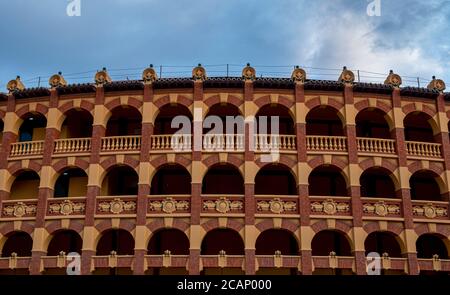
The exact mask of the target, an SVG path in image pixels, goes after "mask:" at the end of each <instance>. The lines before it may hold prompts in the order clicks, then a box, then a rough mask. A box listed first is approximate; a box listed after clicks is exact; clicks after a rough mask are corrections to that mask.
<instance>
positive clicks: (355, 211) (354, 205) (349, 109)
mask: <svg viewBox="0 0 450 295" xmlns="http://www.w3.org/2000/svg"><path fill="white" fill-rule="evenodd" d="M344 103H345V104H344V110H345V119H346V125H345V134H346V136H347V150H348V167H349V173H348V176H349V184H348V194H349V196H350V197H351V210H352V216H353V227H354V228H362V226H363V222H362V202H361V188H360V183H359V177H358V178H357V177H354V176H353V175H354V173H352V171H353V170H356V171H357V170H358V169H359V167H358V166H359V164H358V163H359V160H358V142H357V138H356V122H355V117H356V109H355V106H354V103H355V101H354V97H353V85H352V84H345V86H344ZM355 240H356V237H355ZM353 254H354V257H355V266H356V273H357V274H360V275H361V274H365V273H366V263H365V259H363V257H364V256H365V253H364V252H361V251H354V253H353ZM361 256H363V257H361Z"/></svg>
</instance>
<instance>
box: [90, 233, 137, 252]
mask: <svg viewBox="0 0 450 295" xmlns="http://www.w3.org/2000/svg"><path fill="white" fill-rule="evenodd" d="M112 251H115V252H116V254H117V255H133V254H134V238H133V236H132V235H131V233H130V232H128V231H126V230H124V229H110V230H107V231H105V232H104V233H103V234H102V236H101V238H100V240H99V241H98V244H97V251H96V255H100V256H102V255H110V254H111V252H112Z"/></svg>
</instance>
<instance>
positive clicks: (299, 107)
mask: <svg viewBox="0 0 450 295" xmlns="http://www.w3.org/2000/svg"><path fill="white" fill-rule="evenodd" d="M294 95H295V131H296V137H297V142H296V143H297V160H298V166H297V175H298V203H299V212H300V253H299V254H300V255H301V271H302V274H304V275H311V274H312V257H311V245H305V244H306V240H307V239H306V238H305V237H303V235H307V232H308V231H309V229H310V214H311V204H310V203H311V202H310V200H309V192H308V175H307V174H306V173H305V171H308V169H309V167H308V163H307V161H308V156H307V154H306V153H307V149H306V114H307V108H306V105H305V87H304V83H303V81H296V82H295V88H294ZM303 241H305V242H303Z"/></svg>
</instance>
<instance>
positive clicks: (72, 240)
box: [43, 230, 83, 275]
mask: <svg viewBox="0 0 450 295" xmlns="http://www.w3.org/2000/svg"><path fill="white" fill-rule="evenodd" d="M82 244H83V241H82V239H81V237H80V235H79V234H78V233H77V232H76V231H73V230H61V231H58V232H56V233H55V234H53V237H52V239H51V241H50V243H49V245H48V248H47V256H59V255H60V253H61V252H64V254H66V255H67V254H69V253H78V255H81V248H82ZM43 274H45V275H65V274H67V269H66V268H65V267H51V268H46V269H45V270H44V272H43Z"/></svg>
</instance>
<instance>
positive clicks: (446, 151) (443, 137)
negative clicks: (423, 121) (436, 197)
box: [435, 93, 450, 201]
mask: <svg viewBox="0 0 450 295" xmlns="http://www.w3.org/2000/svg"><path fill="white" fill-rule="evenodd" d="M436 109H437V112H438V116H437V120H438V125H439V127H440V128H439V131H440V132H439V133H438V134H436V136H435V137H436V141H437V142H439V143H441V145H442V146H441V152H442V157H443V158H444V168H445V175H444V178H445V182H446V183H447V188H446V189H447V191H445V192H444V193H443V195H444V197H445V199H446V200H447V201H450V192H449V187H448V185H449V184H450V138H449V131H448V119H447V114H446V112H445V99H444V93H440V94H439V95H438V97H437V98H436Z"/></svg>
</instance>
